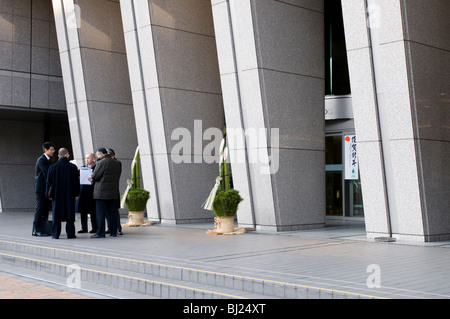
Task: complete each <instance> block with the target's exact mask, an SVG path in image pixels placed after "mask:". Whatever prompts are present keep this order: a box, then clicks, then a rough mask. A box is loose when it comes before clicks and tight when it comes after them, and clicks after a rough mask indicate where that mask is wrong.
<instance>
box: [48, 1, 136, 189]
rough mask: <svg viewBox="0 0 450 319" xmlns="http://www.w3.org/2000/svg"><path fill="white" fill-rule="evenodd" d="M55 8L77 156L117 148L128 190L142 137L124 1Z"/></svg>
mask: <svg viewBox="0 0 450 319" xmlns="http://www.w3.org/2000/svg"><path fill="white" fill-rule="evenodd" d="M53 8H54V13H55V22H56V28H57V36H58V44H59V49H60V56H61V61H62V63H61V65H62V73H63V79H64V87H65V92H66V101H67V112H68V116H69V123H70V127H71V135H72V141H73V149H74V153H75V159H76V160H77V163H78V164H82V163H84V155H85V154H86V153H87V152H93V151H95V150H96V149H97V148H98V147H106V148H108V147H110V148H113V149H114V150H115V152H116V156H117V158H118V159H119V160H120V161H121V162H122V164H123V166H122V167H123V173H122V179H121V187H122V188H123V189H124V188H125V187H126V179H127V178H130V177H131V176H130V164H131V161H132V158H133V156H134V151H135V149H136V146H137V138H136V127H135V120H134V112H133V107H132V99H131V90H130V83H129V76H128V67H127V60H126V53H125V42H124V36H123V29H122V20H121V14H120V5H119V3H118V2H113V1H107V0H97V1H89V0H78V1H72V0H53Z"/></svg>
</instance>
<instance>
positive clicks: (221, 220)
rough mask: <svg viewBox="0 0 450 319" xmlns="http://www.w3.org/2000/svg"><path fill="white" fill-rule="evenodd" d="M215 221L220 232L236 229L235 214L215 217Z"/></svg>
mask: <svg viewBox="0 0 450 319" xmlns="http://www.w3.org/2000/svg"><path fill="white" fill-rule="evenodd" d="M214 223H215V225H216V229H217V231H218V232H219V233H224V234H226V233H231V232H233V231H234V216H232V217H218V216H216V217H214Z"/></svg>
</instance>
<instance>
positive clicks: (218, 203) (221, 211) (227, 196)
mask: <svg viewBox="0 0 450 319" xmlns="http://www.w3.org/2000/svg"><path fill="white" fill-rule="evenodd" d="M242 200H243V198H242V197H241V196H240V194H239V191H238V190H236V189H233V188H232V187H231V186H230V171H229V167H228V148H227V145H226V135H225V136H224V138H223V140H222V143H221V145H220V161H219V176H218V177H217V178H216V184H215V185H214V187H213V189H212V191H211V193H210V195H209V197H208V199H207V200H206V201H205V203H204V205H203V208H204V209H206V210H212V211H213V212H214V215H215V217H214V225H215V226H216V230H215V231H208V233H212V234H236V233H241V232H242V231H243V229H242V228H239V229H235V228H234V217H235V215H236V213H237V210H238V207H239V203H240V202H241V201H242Z"/></svg>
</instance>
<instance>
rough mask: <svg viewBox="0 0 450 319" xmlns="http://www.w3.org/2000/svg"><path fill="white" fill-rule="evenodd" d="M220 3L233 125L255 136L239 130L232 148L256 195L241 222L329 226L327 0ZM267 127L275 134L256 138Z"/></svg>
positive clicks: (218, 24) (248, 190) (244, 186)
mask: <svg viewBox="0 0 450 319" xmlns="http://www.w3.org/2000/svg"><path fill="white" fill-rule="evenodd" d="M212 5H213V12H214V22H215V31H216V38H217V47H218V55H219V65H220V73H221V81H222V92H223V96H224V108H225V116H226V122H227V129H228V128H234V129H236V130H239V129H241V130H243V132H245V133H246V136H247V137H249V136H250V138H246V139H245V140H244V138H241V139H239V138H236V139H235V143H234V145H231V150H230V152H231V154H232V155H233V153H234V158H235V159H237V161H235V162H234V163H233V162H232V168H233V179H234V181H235V187H236V188H237V189H239V190H240V191H241V192H242V193H243V194H244V198H246V199H247V198H248V200H247V201H244V202H242V204H241V205H242V206H243V207H242V208H240V210H239V212H238V221H239V224H241V225H243V226H256V228H258V229H267V230H291V229H301V228H311V227H322V226H323V225H324V222H325V158H324V147H325V146H324V144H325V129H324V126H325V119H324V118H325V117H324V91H325V89H324V87H325V80H324V78H325V72H324V32H323V31H324V30H323V26H324V22H323V18H324V17H323V2H322V1H314V2H308V3H301V4H299V3H295V4H292V3H286V2H280V1H271V0H261V1H248V0H212ZM261 129H262V130H265V131H266V133H267V135H266V136H261V135H258V137H257V138H256V142H255V139H254V138H253V141H252V137H251V134H252V132H254V131H255V130H256V131H257V132H259V130H261ZM230 144H232V141H230ZM232 157H233V156H232ZM269 163H270V165H269ZM268 166H270V168H271V170H270V171H268V170H267V168H268Z"/></svg>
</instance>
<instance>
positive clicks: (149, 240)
mask: <svg viewBox="0 0 450 319" xmlns="http://www.w3.org/2000/svg"><path fill="white" fill-rule="evenodd" d="M32 216H33V214H32V213H0V230H1V231H0V241H2V242H15V243H19V244H21V245H32V246H34V247H40V246H43V247H53V248H55V249H60V250H61V251H63V250H64V251H67V252H83V253H84V254H91V255H97V256H101V255H105V256H108V257H113V258H120V259H124V260H128V261H133V262H134V261H142V262H146V263H161V264H165V265H170V266H171V267H180V268H184V269H196V270H200V271H205V272H214V273H224V274H228V275H230V276H236V277H240V278H245V279H246V280H248V281H253V282H255V281H257V280H260V279H264V280H265V282H266V283H270V284H271V285H272V286H274V288H273V289H277V286H279V285H281V284H287V285H292V286H297V287H302V288H305V289H309V290H310V292H312V291H316V293H317V294H316V295H309V296H308V298H315V297H317V298H322V297H323V296H325V295H327V296H328V297H331V298H333V297H334V296H337V295H339V294H341V297H342V295H343V296H344V297H356V298H361V297H362V298H393V299H449V298H450V268H449V267H448V265H449V264H450V249H449V248H450V242H448V241H446V242H435V243H415V242H402V241H396V242H394V243H385V242H381V243H380V242H374V241H373V240H369V239H367V238H366V236H365V231H364V225H363V224H359V223H356V224H345V223H333V224H330V225H328V226H327V227H325V228H324V229H320V230H304V231H292V232H282V233H267V232H261V231H249V232H247V233H245V234H241V235H233V236H216V235H208V234H207V233H206V231H207V230H208V229H212V228H213V225H208V224H201V225H178V226H175V225H160V224H156V225H152V226H148V227H124V235H123V236H119V237H117V238H105V239H91V238H90V234H80V235H78V238H76V239H70V240H68V239H65V238H64V236H65V234H64V231H63V233H62V235H61V238H60V239H58V240H54V239H51V238H39V237H32V236H31V222H32ZM77 222H78V223H79V221H77ZM125 222H126V221H125ZM63 229H64V228H63ZM1 252H2V250H1V249H0V253H1ZM10 271H11V273H14V270H10ZM0 275H2V277H0V283H1V284H0V293H1V294H2V295H0V297H1V298H61V299H63V298H73V299H75V298H99V296H95V294H94V295H90V296H88V295H87V294H85V293H82V292H79V293H77V292H76V291H75V292H74V291H67V289H62V288H61V287H60V288H55V287H50V288H49V287H46V286H45V285H44V284H43V285H41V286H40V285H39V284H38V283H37V282H31V283H30V282H29V281H28V282H27V281H21V280H20V277H14V276H13V275H7V274H1V272H0ZM30 285H31V286H30ZM28 287H29V288H28ZM40 289H41V290H40ZM8 291H9V293H10V295H9V296H8ZM20 291H22V294H21V293H20ZM319 292H320V293H319ZM136 296H138V295H133V296H132V297H131V298H136ZM305 296H306V295H305ZM291 297H295V296H291V295H288V294H286V293H285V294H283V295H281V298H291Z"/></svg>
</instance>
